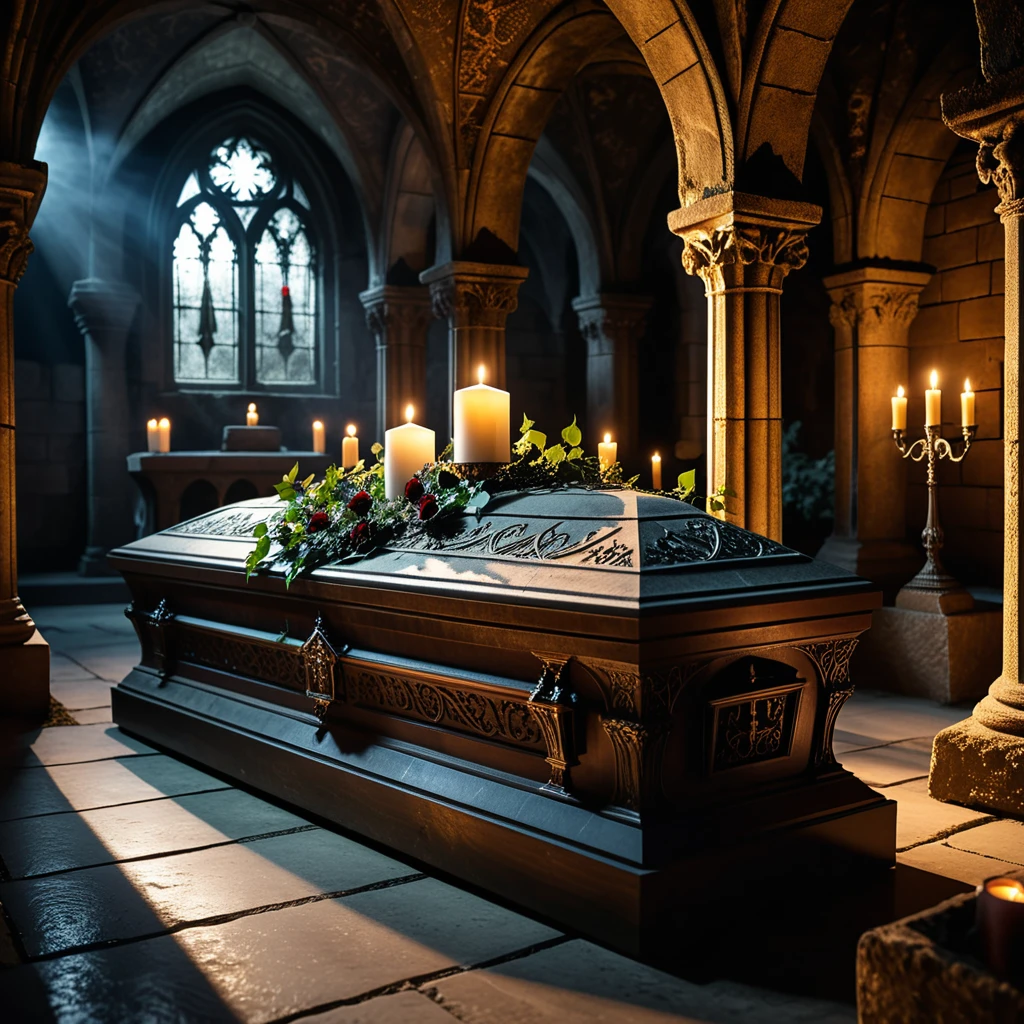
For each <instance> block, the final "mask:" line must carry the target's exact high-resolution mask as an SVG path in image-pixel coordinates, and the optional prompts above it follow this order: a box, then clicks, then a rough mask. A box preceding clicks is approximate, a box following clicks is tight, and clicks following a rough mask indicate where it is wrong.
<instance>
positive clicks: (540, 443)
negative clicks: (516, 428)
mask: <svg viewBox="0 0 1024 1024" xmlns="http://www.w3.org/2000/svg"><path fill="white" fill-rule="evenodd" d="M523 440H524V441H526V442H527V444H532V445H534V446H535V447H536V448H539V449H540V450H541V451H544V449H545V448H546V447H547V443H548V435H547V434H542V433H541V432H540V431H539V430H528V431H527V432H526V433H525V434H524V435H523Z"/></svg>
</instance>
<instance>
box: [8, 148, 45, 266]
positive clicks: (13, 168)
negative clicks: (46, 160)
mask: <svg viewBox="0 0 1024 1024" xmlns="http://www.w3.org/2000/svg"><path fill="white" fill-rule="evenodd" d="M45 190H46V165H45V164H36V165H34V166H31V167H26V166H23V165H21V164H11V163H6V162H3V161H0V281H6V282H8V283H9V284H14V285H16V284H17V283H18V282H19V281H20V280H21V277H22V274H24V273H25V268H26V266H27V265H28V258H29V256H30V255H31V253H32V240H31V239H30V238H29V234H28V232H29V228H30V227H31V226H32V222H33V220H35V216H36V212H37V210H38V209H39V202H40V200H41V199H42V197H43V192H44V191H45Z"/></svg>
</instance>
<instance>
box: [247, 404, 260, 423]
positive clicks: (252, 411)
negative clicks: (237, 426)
mask: <svg viewBox="0 0 1024 1024" xmlns="http://www.w3.org/2000/svg"><path fill="white" fill-rule="evenodd" d="M259 423H260V416H259V413H258V412H257V411H256V403H255V402H250V403H249V411H248V412H247V413H246V414H245V425H246V426H247V427H258V426H259Z"/></svg>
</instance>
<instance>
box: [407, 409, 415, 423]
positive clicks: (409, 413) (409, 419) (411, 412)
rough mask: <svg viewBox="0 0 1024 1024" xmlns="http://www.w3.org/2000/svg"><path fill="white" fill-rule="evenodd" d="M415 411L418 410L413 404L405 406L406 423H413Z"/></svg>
mask: <svg viewBox="0 0 1024 1024" xmlns="http://www.w3.org/2000/svg"><path fill="white" fill-rule="evenodd" d="M415 412H416V410H415V409H414V408H413V407H412V406H411V405H407V406H406V407H405V422H406V423H412V418H413V415H414V414H415Z"/></svg>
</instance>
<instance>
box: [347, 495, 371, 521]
mask: <svg viewBox="0 0 1024 1024" xmlns="http://www.w3.org/2000/svg"><path fill="white" fill-rule="evenodd" d="M372 504H373V498H371V497H370V495H369V494H368V493H367V492H366V491H360V492H359V493H358V494H353V495H352V500H351V501H350V502H349V503H348V507H349V508H350V509H351V510H352V511H353V512H355V514H356V515H357V516H365V515H366V513H367V512H369V511H370V506H371V505H372Z"/></svg>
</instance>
